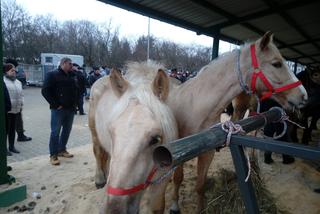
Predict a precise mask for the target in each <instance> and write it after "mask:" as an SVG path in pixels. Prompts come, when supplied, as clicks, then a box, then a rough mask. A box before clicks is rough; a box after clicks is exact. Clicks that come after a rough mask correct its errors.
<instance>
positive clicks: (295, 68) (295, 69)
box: [293, 61, 298, 75]
mask: <svg viewBox="0 0 320 214" xmlns="http://www.w3.org/2000/svg"><path fill="white" fill-rule="evenodd" d="M297 67H298V62H297V61H295V62H294V68H293V73H294V75H297Z"/></svg>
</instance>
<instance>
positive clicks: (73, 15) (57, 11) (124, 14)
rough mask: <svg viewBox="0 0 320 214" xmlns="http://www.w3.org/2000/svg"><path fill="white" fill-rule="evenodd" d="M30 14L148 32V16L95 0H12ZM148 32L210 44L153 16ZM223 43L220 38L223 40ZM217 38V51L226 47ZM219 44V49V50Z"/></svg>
mask: <svg viewBox="0 0 320 214" xmlns="http://www.w3.org/2000/svg"><path fill="white" fill-rule="evenodd" d="M16 2H17V3H18V4H19V5H21V6H22V7H23V8H24V9H25V10H26V11H27V12H28V13H29V14H30V15H32V16H34V15H45V14H52V15H53V16H54V17H55V18H56V19H58V20H61V21H64V20H81V19H85V20H89V21H94V22H97V23H102V22H109V20H110V19H111V21H112V25H113V27H118V28H119V33H120V36H125V37H128V38H130V37H131V38H138V37H139V36H140V35H147V34H148V18H147V17H146V16H141V15H139V14H136V13H132V12H129V11H126V10H123V9H120V8H117V7H114V6H111V5H108V4H105V3H103V2H99V1H96V0H16ZM150 32H151V35H153V36H155V37H158V38H163V39H166V40H170V41H174V42H176V43H180V44H187V45H190V44H200V45H203V46H206V47H212V42H213V40H212V38H211V37H207V36H204V35H201V36H197V35H196V33H195V32H192V31H188V30H185V29H182V28H179V27H175V26H173V25H169V24H166V23H164V22H160V21H157V20H154V19H151V21H150ZM223 43H224V42H223ZM223 43H221V42H220V51H222V52H225V51H229V49H230V47H229V45H227V44H223ZM221 48H222V50H221Z"/></svg>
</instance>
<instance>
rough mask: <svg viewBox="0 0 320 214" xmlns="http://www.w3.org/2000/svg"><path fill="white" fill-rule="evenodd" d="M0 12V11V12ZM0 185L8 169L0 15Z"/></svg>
mask: <svg viewBox="0 0 320 214" xmlns="http://www.w3.org/2000/svg"><path fill="white" fill-rule="evenodd" d="M0 13H1V12H0ZM0 23H1V26H0V40H1V41H0V59H1V60H0V115H1V117H0V118H1V119H0V185H1V184H6V183H8V182H9V176H8V170H7V145H6V133H5V129H6V128H5V121H4V118H5V115H4V114H5V109H4V96H3V95H4V92H3V71H2V67H3V66H2V59H3V51H2V20H1V16H0Z"/></svg>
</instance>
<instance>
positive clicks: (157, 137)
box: [149, 135, 162, 146]
mask: <svg viewBox="0 0 320 214" xmlns="http://www.w3.org/2000/svg"><path fill="white" fill-rule="evenodd" d="M161 141H162V139H161V136H160V135H155V136H153V137H152V138H151V140H150V142H149V145H150V146H152V145H155V144H157V143H160V142H161Z"/></svg>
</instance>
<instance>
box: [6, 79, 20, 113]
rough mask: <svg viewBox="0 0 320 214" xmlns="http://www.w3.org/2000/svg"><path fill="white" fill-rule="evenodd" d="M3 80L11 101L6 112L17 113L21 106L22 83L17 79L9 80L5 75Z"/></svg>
mask: <svg viewBox="0 0 320 214" xmlns="http://www.w3.org/2000/svg"><path fill="white" fill-rule="evenodd" d="M3 80H4V82H5V84H6V86H7V89H8V92H9V96H10V101H11V110H10V111H9V112H8V113H12V114H17V113H19V112H21V110H22V106H23V93H22V84H21V82H20V81H19V80H17V79H15V80H11V79H9V78H7V77H5V76H4V77H3Z"/></svg>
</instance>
